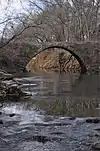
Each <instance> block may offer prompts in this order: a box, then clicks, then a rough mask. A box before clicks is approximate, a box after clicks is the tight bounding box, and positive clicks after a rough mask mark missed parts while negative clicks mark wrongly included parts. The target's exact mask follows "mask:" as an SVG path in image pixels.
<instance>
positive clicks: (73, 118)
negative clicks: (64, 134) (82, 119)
mask: <svg viewBox="0 0 100 151" xmlns="http://www.w3.org/2000/svg"><path fill="white" fill-rule="evenodd" d="M68 119H69V120H75V119H76V117H69V118H68Z"/></svg>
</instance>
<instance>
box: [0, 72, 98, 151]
mask: <svg viewBox="0 0 100 151" xmlns="http://www.w3.org/2000/svg"><path fill="white" fill-rule="evenodd" d="M24 76H25V75H24ZM59 76H60V75H59ZM57 77H58V75H57ZM57 77H56V76H54V79H53V76H51V75H44V74H42V75H33V76H32V77H20V78H15V80H17V81H18V83H20V84H21V85H20V86H21V89H22V91H23V92H24V93H27V94H31V96H30V95H27V96H22V97H20V98H17V99H16V97H13V99H12V100H11V99H8V100H7V99H6V98H5V99H3V101H2V100H1V101H2V102H1V108H0V109H1V110H0V151H19V150H20V151H95V150H100V118H99V89H96V88H99V85H98V83H99V81H98V83H97V85H94V87H93V88H92V87H91V89H90V87H88V86H89V83H91V84H93V83H92V82H93V80H92V79H100V78H99V77H98V78H97V77H92V78H91V77H85V79H83V84H84V85H83V84H82V81H81V82H80V83H78V86H77V87H75V86H74V87H75V89H77V91H78V93H79V90H83V88H82V86H83V87H84V89H86V91H84V90H83V91H82V94H83V92H84V94H83V96H84V97H82V96H81V95H79V94H78V96H77V98H78V99H79V100H80V101H78V99H76V100H75V93H74V97H73V98H72V87H70V80H71V81H72V78H71V77H70V76H67V75H65V77H63V76H61V77H58V79H57ZM66 77H67V79H66ZM55 79H56V80H57V81H56V82H57V83H56V86H55V83H54V82H55ZM69 79H70V80H69ZM89 80H90V81H89ZM58 81H59V82H58ZM54 86H55V89H54ZM80 86H81V87H80ZM62 87H63V89H61V88H62ZM65 88H66V91H65ZM89 90H90V91H89ZM92 90H93V92H92ZM97 90H98V92H97ZM69 92H70V93H71V94H69ZM90 92H91V93H90ZM94 92H95V93H94ZM90 96H91V98H90ZM85 97H86V100H85V101H83V100H84V99H83V98H85ZM95 97H98V101H97V99H94V98H95ZM55 100H56V101H55ZM65 100H66V102H65ZM72 100H73V101H72ZM90 100H91V101H90ZM65 103H66V106H65ZM2 105H3V106H2Z"/></svg>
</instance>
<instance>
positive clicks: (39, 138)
mask: <svg viewBox="0 0 100 151" xmlns="http://www.w3.org/2000/svg"><path fill="white" fill-rule="evenodd" d="M33 140H34V141H37V142H41V143H43V144H44V143H46V142H47V141H51V140H50V138H48V137H47V136H41V135H34V136H33Z"/></svg>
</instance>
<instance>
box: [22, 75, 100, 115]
mask: <svg viewBox="0 0 100 151" xmlns="http://www.w3.org/2000/svg"><path fill="white" fill-rule="evenodd" d="M21 80H22V83H24V86H23V90H24V91H26V92H31V93H33V96H32V97H31V98H28V99H25V98H24V100H21V101H20V103H21V104H23V105H22V106H23V107H24V108H26V109H29V110H30V109H31V110H32V109H35V110H39V111H43V112H45V113H46V114H50V115H60V116H64V115H66V116H99V115H100V114H99V103H100V77H99V76H83V77H82V79H81V78H80V79H79V76H78V75H73V76H72V75H70V74H63V75H61V74H56V73H55V74H40V75H37V76H36V75H35V76H32V77H28V78H22V79H21ZM32 84H33V85H32ZM25 85H26V86H25Z"/></svg>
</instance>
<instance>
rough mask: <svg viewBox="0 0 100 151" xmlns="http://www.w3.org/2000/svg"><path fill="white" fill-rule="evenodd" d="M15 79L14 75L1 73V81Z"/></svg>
mask: <svg viewBox="0 0 100 151" xmlns="http://www.w3.org/2000/svg"><path fill="white" fill-rule="evenodd" d="M13 78H14V77H13V75H12V74H9V73H6V72H3V71H0V80H12V79H13Z"/></svg>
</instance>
